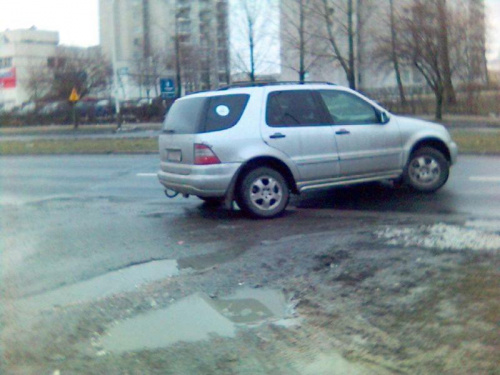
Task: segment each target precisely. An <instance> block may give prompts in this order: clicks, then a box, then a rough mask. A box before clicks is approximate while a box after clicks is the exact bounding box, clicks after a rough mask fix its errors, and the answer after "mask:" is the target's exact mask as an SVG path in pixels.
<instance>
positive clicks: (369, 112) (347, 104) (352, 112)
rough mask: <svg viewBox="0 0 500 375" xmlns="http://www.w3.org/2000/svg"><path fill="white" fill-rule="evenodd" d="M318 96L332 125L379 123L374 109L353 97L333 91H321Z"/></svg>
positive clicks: (346, 93)
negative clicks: (327, 112)
mask: <svg viewBox="0 0 500 375" xmlns="http://www.w3.org/2000/svg"><path fill="white" fill-rule="evenodd" d="M320 94H321V97H322V98H323V101H324V103H325V105H326V107H327V108H328V111H329V112H330V115H331V116H332V120H333V123H334V124H339V125H357V124H374V123H378V122H380V121H379V118H378V116H377V113H376V111H375V108H373V107H372V106H371V105H370V104H369V103H367V102H365V101H364V100H363V99H361V98H358V97H357V96H355V95H352V94H350V93H348V92H343V91H334V90H321V91H320Z"/></svg>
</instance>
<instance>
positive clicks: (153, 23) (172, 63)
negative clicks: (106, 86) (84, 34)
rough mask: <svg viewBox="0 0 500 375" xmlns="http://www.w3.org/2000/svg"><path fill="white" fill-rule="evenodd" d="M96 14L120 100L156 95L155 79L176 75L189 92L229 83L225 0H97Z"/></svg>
mask: <svg viewBox="0 0 500 375" xmlns="http://www.w3.org/2000/svg"><path fill="white" fill-rule="evenodd" d="M99 15H100V40H101V46H102V50H103V53H104V55H105V56H106V57H108V58H109V59H112V57H113V49H114V50H115V54H116V61H117V66H118V73H119V74H118V75H119V81H120V82H119V86H120V94H121V96H122V97H123V98H124V99H128V98H135V97H154V96H157V95H158V94H159V92H158V90H159V85H158V81H159V79H160V78H170V79H173V80H174V81H176V80H177V75H178V73H180V76H181V77H180V78H181V86H182V88H183V91H187V92H189V91H197V90H204V89H210V88H216V87H218V86H219V85H223V84H226V83H227V82H228V81H229V78H230V71H229V68H230V67H229V24H228V1H227V0H175V1H174V0H99ZM177 63H179V66H180V71H177Z"/></svg>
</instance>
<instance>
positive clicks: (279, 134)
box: [269, 133, 286, 139]
mask: <svg viewBox="0 0 500 375" xmlns="http://www.w3.org/2000/svg"><path fill="white" fill-rule="evenodd" d="M285 137H286V135H285V134H281V133H274V134H273V135H270V136H269V138H272V139H278V138H285Z"/></svg>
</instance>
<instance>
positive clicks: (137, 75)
mask: <svg viewBox="0 0 500 375" xmlns="http://www.w3.org/2000/svg"><path fill="white" fill-rule="evenodd" d="M164 61H165V54H164V53H163V52H162V51H156V52H153V53H151V54H150V55H149V56H148V57H141V58H139V59H136V60H135V61H134V63H133V74H132V78H133V80H134V81H135V83H136V84H137V85H139V89H140V93H141V96H142V90H143V88H144V90H145V91H146V98H148V99H149V98H150V97H151V95H152V94H153V95H154V96H155V97H156V96H158V95H159V89H158V82H159V79H160V75H161V71H162V69H163V66H164Z"/></svg>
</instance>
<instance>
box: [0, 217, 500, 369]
mask: <svg viewBox="0 0 500 375" xmlns="http://www.w3.org/2000/svg"><path fill="white" fill-rule="evenodd" d="M355 220H357V219H353V221H355ZM344 224H346V227H345V228H344V229H336V230H330V231H324V232H321V233H314V234H307V233H304V234H303V235H300V236H298V235H296V234H294V235H292V236H288V237H282V238H279V237H278V236H276V237H275V239H272V240H267V239H266V240H264V239H263V240H262V241H260V243H258V244H256V245H255V246H253V247H250V248H248V249H247V250H246V251H245V252H244V253H241V255H240V256H238V257H237V258H234V259H227V260H225V261H224V262H223V263H220V264H213V265H212V266H211V267H210V268H205V269H200V270H198V271H192V272H191V273H189V274H183V273H180V274H179V275H177V276H175V277H171V278H169V279H162V280H157V281H154V282H152V283H149V284H146V285H142V286H140V287H138V288H137V289H136V290H134V291H127V292H123V293H119V294H115V295H113V296H111V297H107V298H105V299H102V300H99V301H92V302H82V303H76V304H73V305H70V306H58V307H54V308H52V309H48V310H45V311H44V312H43V314H41V315H38V316H36V317H32V318H33V319H34V320H32V321H29V320H27V319H25V317H23V316H19V315H17V314H16V313H17V311H14V310H11V311H8V310H7V311H5V313H4V326H3V328H2V329H3V332H2V340H1V342H2V344H3V348H2V350H3V353H2V356H3V358H2V365H3V366H4V368H3V369H1V368H0V370H3V372H2V373H5V374H53V373H54V372H55V371H57V370H59V371H60V373H61V374H64V373H70V374H88V373H93V374H122V373H129V374H159V373H161V374H176V375H178V374H189V375H196V374H200V375H201V374H203V375H207V374H228V375H229V374H248V373H251V374H270V375H271V374H272V375H276V374H278V375H279V374H283V375H294V374H314V375H317V374H335V371H337V373H342V374H349V373H352V374H440V375H441V374H445V375H446V374H450V375H452V374H453V375H456V374H458V375H460V374H464V375H465V374H467V375H468V374H472V373H473V374H493V373H495V372H496V371H497V369H498V368H500V363H499V360H498V358H497V357H498V355H497V354H498V352H499V350H500V345H499V341H498V337H500V335H499V333H500V332H499V328H498V321H499V315H498V314H499V313H498V311H500V306H499V301H500V295H499V293H500V285H499V282H498V280H500V271H499V269H500V260H499V258H498V254H496V253H495V252H491V251H484V250H481V249H479V250H477V249H463V250H462V251H455V250H453V251H448V250H443V249H441V248H428V247H424V246H415V245H413V246H412V245H411V244H408V245H407V246H403V245H402V244H399V245H397V244H391V245H385V244H384V243H383V242H384V240H385V239H383V240H381V241H379V242H376V241H374V240H373V238H374V236H373V234H372V233H374V232H376V231H384V230H385V229H386V228H385V227H383V226H378V225H374V224H372V225H366V226H364V227H363V229H362V230H359V231H357V232H354V231H353V230H352V229H351V228H352V227H353V225H354V224H355V223H354V222H353V223H350V225H347V224H349V223H344ZM424 224H425V223H424ZM431 225H432V224H425V225H424V226H423V227H426V228H427V227H429V226H431ZM415 227H416V226H415ZM450 233H452V232H450V231H446V233H445V235H449V234H450ZM261 288H269V289H272V290H276V291H278V292H279V293H282V294H283V295H286V296H287V303H289V304H290V306H291V307H292V309H291V311H292V312H291V313H289V314H288V315H287V318H289V320H290V322H289V323H286V324H284V323H283V322H282V321H280V320H279V319H274V318H270V316H271V314H272V315H274V316H275V315H276V314H275V312H274V311H273V308H272V306H271V307H270V306H267V305H266V304H265V303H264V305H265V306H267V307H266V309H264V308H262V306H261V305H259V304H258V303H255V302H248V301H247V302H244V303H240V302H241V300H245V298H242V297H241V296H239V295H238V292H239V291H242V290H246V291H247V292H246V293H248V291H251V292H250V294H252V293H253V294H255V295H257V294H259V293H260V292H259V289H261ZM196 293H203V294H204V295H205V296H206V298H208V299H209V301H214V304H215V310H217V309H218V310H219V311H220V312H222V316H223V318H224V319H223V321H224V322H226V323H227V322H230V325H229V326H227V325H226V326H224V327H223V328H224V332H223V334H217V332H214V331H213V330H211V327H210V326H206V327H207V332H206V335H205V336H203V337H202V339H201V340H198V339H197V340H191V341H190V340H186V339H185V340H183V339H182V338H180V339H179V340H176V341H175V342H174V343H172V344H171V345H170V344H169V345H166V346H163V345H159V346H155V347H143V348H128V349H126V350H123V351H117V352H112V351H109V350H107V348H106V347H105V346H104V345H103V340H104V339H105V338H106V337H108V336H107V335H109V334H110V333H111V334H112V333H113V332H114V331H113V327H117V326H118V325H119V324H123V322H126V321H130V320H133V319H136V318H137V317H140V316H149V315H148V314H153V315H154V314H161V312H162V311H165V310H168V309H169V308H172V307H173V306H178V305H176V304H178V303H179V301H183V298H186V297H187V296H190V295H193V294H196ZM230 295H233V296H234V301H233V302H228V300H225V299H224V297H225V296H230ZM247 297H248V295H247ZM266 298H268V297H266ZM269 298H271V299H273V298H274V299H275V297H272V296H271V297H269ZM254 299H255V298H254ZM217 301H218V302H217ZM238 301H240V302H238ZM211 303H212V302H210V304H211ZM261 303H262V301H261ZM203 311H205V310H202V311H201V312H198V313H197V314H195V315H194V317H193V318H194V319H196V318H197V317H200V316H201V315H203V314H205V313H204V312H203ZM259 314H260V315H259ZM266 314H267V315H266ZM184 315H185V312H183V311H181V312H180V313H179V314H177V315H176V316H177V317H182V318H184ZM207 316H208V315H207ZM259 316H260V317H261V318H263V321H262V322H261V321H259V324H255V325H253V324H246V323H245V325H246V327H245V328H244V329H242V328H241V327H240V326H238V328H237V329H234V330H233V328H234V327H235V325H238V324H241V323H242V322H243V323H244V320H245V319H246V318H249V319H250V318H251V319H254V318H255V319H257V318H258V317H259ZM231 319H233V320H231ZM240 319H242V321H240ZM209 320H210V319H209ZM27 322H30V324H27ZM166 325H170V326H171V325H172V324H171V323H168V324H166ZM228 327H229V328H228ZM152 329H153V330H152V331H151V332H153V333H151V335H155V334H156V332H155V329H156V330H159V329H160V326H157V327H155V326H154V325H153V326H152ZM228 329H229V330H228ZM131 341H133V337H132V339H131ZM35 342H36V345H32V344H31V343H35ZM20 364H22V366H21V365H20ZM339 371H340V372H339Z"/></svg>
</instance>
